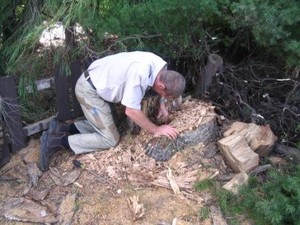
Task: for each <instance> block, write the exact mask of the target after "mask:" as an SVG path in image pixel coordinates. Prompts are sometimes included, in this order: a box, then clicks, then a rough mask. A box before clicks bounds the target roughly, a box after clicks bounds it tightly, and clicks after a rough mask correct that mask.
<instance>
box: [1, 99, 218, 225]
mask: <svg viewBox="0 0 300 225" xmlns="http://www.w3.org/2000/svg"><path fill="white" fill-rule="evenodd" d="M182 108H183V110H182V111H176V112H174V114H172V117H173V121H172V122H171V123H172V124H173V125H174V126H176V127H177V129H178V130H179V131H180V132H183V131H184V130H190V129H193V128H194V127H197V126H198V125H199V123H201V122H203V120H205V118H206V117H209V116H211V113H212V112H213V107H211V106H210V105H209V104H207V103H200V102H193V101H191V102H186V103H183V105H182ZM183 112H184V113H183ZM149 138H151V135H150V134H148V133H146V132H144V131H142V132H141V134H140V135H138V136H133V135H130V134H127V135H125V136H123V137H122V140H121V142H120V144H119V145H118V146H117V147H115V148H111V149H109V150H106V151H99V152H94V153H88V154H83V155H74V154H72V153H71V152H67V151H59V152H57V153H56V154H55V155H54V156H53V158H52V159H51V164H50V167H51V168H52V169H51V170H49V171H47V172H45V173H43V174H42V175H41V176H40V177H39V178H38V183H37V185H36V186H34V185H29V186H28V184H30V183H32V182H31V180H30V177H29V176H28V172H27V165H28V164H30V163H37V161H38V158H39V157H38V154H39V144H40V143H39V140H38V139H34V138H32V139H31V140H30V142H29V144H28V147H26V148H24V149H22V150H21V151H20V152H19V153H17V154H15V155H14V156H13V157H12V159H11V161H10V162H9V163H8V164H7V165H5V166H4V167H3V168H2V169H1V175H3V176H4V175H5V176H7V177H13V178H16V180H13V181H9V182H3V183H1V194H0V205H1V206H3V205H4V204H5V203H6V202H7V201H8V200H9V199H10V198H16V197H23V198H26V199H32V200H34V201H36V203H38V204H40V205H41V206H43V207H46V208H47V212H48V213H49V214H50V215H53V216H54V217H56V218H62V217H61V215H60V213H61V212H64V209H63V208H61V207H62V205H63V204H62V202H64V199H65V198H66V196H73V197H74V196H76V198H75V197H74V198H75V206H74V207H73V206H72V207H71V209H72V210H74V215H73V214H72V212H70V209H68V210H69V211H68V214H69V215H72V222H71V224H74V225H77V224H78V225H85V224H86V225H88V224H93V225H94V224H104V225H118V224H120V225H127V224H128V225H133V224H136V225H143V224H144V225H148V224H151V225H152V224H170V225H171V224H172V221H173V220H174V218H179V219H181V220H182V221H186V222H189V223H190V224H195V225H197V224H207V225H208V224H212V220H211V219H210V218H207V219H206V220H205V221H202V220H201V218H200V217H199V212H200V210H201V208H202V207H203V206H204V204H206V203H207V198H206V197H205V196H204V195H203V193H200V192H197V191H196V190H195V188H194V184H195V182H196V181H199V180H202V179H206V178H209V177H212V176H214V175H215V174H216V172H218V168H217V165H215V164H214V160H213V159H212V160H209V159H204V157H203V153H204V151H205V146H204V145H203V144H202V145H201V143H199V145H196V146H191V147H187V148H185V149H184V150H183V151H181V152H178V153H176V154H175V155H174V156H173V157H172V158H171V160H169V161H168V162H156V161H155V160H154V159H152V158H150V157H148V156H147V155H146V154H145V152H144V149H143V143H145V142H146V141H147V140H149ZM75 159H76V160H79V161H80V162H81V163H83V165H84V169H80V168H75V167H74V165H73V163H72V161H73V160H75ZM53 171H55V172H53ZM74 171H76V172H74ZM74 173H75V174H76V176H74ZM77 173H78V174H77ZM72 174H73V175H72ZM77 175H78V176H77ZM65 177H71V178H68V179H67V178H65ZM64 178H65V179H67V181H64ZM26 189H27V191H26V192H25V191H24V190H26ZM37 196H38V197H37ZM133 205H134V207H133ZM59 207H60V208H59ZM73 208H74V209H73ZM68 220H70V218H68ZM1 224H3V225H8V224H25V223H24V222H21V221H19V222H18V221H11V220H9V219H3V218H2V219H1Z"/></svg>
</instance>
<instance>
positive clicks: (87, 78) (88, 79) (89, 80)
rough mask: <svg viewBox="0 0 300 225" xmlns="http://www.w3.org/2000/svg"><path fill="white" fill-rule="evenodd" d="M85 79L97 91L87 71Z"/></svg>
mask: <svg viewBox="0 0 300 225" xmlns="http://www.w3.org/2000/svg"><path fill="white" fill-rule="evenodd" d="M84 77H85V78H86V81H87V82H89V84H90V85H91V86H92V88H93V89H95V90H96V88H95V86H94V84H93V82H92V80H91V78H90V74H89V72H88V71H87V70H86V71H84Z"/></svg>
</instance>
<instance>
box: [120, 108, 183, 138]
mask: <svg viewBox="0 0 300 225" xmlns="http://www.w3.org/2000/svg"><path fill="white" fill-rule="evenodd" d="M125 114H126V116H128V117H129V118H130V119H132V120H133V121H134V122H135V123H136V124H137V125H139V126H140V127H141V128H143V129H145V130H147V131H148V132H150V133H152V134H154V135H156V136H162V135H164V136H167V137H168V138H170V139H175V138H176V137H177V135H178V132H177V130H176V129H175V128H173V127H171V126H170V125H161V126H157V125H155V124H154V123H152V122H151V121H150V120H149V119H148V117H146V115H145V114H144V113H143V112H142V111H141V110H137V109H132V108H128V107H126V109H125Z"/></svg>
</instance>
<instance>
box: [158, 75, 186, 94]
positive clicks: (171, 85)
mask: <svg viewBox="0 0 300 225" xmlns="http://www.w3.org/2000/svg"><path fill="white" fill-rule="evenodd" d="M159 80H160V82H162V83H163V84H164V85H165V88H166V93H167V94H168V95H171V96H173V97H178V96H180V95H182V93H183V91H184V89H185V84H186V81H185V79H184V77H183V76H182V75H181V74H180V73H178V72H176V71H174V70H162V71H161V74H160V77H159Z"/></svg>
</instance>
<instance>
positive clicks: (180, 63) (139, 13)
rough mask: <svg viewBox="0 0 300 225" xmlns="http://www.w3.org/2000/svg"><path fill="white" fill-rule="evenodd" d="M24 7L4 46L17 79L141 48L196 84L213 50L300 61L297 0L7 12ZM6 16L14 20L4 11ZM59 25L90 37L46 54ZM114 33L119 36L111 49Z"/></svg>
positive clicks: (128, 3) (37, 4)
mask: <svg viewBox="0 0 300 225" xmlns="http://www.w3.org/2000/svg"><path fill="white" fill-rule="evenodd" d="M6 4H8V3H6ZM20 6H22V7H23V10H19V14H20V15H19V16H18V17H19V20H17V22H18V23H17V25H16V28H17V29H15V31H14V33H13V34H12V35H11V37H10V38H9V39H7V40H5V42H4V43H3V44H4V46H3V50H4V55H5V58H6V63H7V64H6V65H7V67H6V71H7V73H12V74H20V73H21V72H22V74H23V75H24V76H26V75H27V76H34V75H35V74H40V73H41V67H40V66H37V68H36V64H41V65H45V64H46V62H47V60H53V59H54V58H55V59H57V60H56V61H57V62H66V63H67V62H69V61H71V60H73V59H74V58H78V57H80V58H84V57H94V58H95V57H101V56H103V55H105V54H111V53H112V52H117V51H129V50H137V49H141V50H149V51H153V52H156V53H157V54H160V55H162V56H163V57H165V58H171V59H175V60H174V66H177V67H180V68H179V69H181V70H184V71H183V72H185V73H186V74H187V76H191V80H193V79H195V76H197V75H198V73H199V68H198V66H199V64H200V63H203V62H204V61H205V57H206V56H207V54H208V53H209V52H218V51H220V52H222V53H223V54H229V55H236V54H235V53H236V51H235V50H234V49H237V48H238V49H244V51H245V50H246V52H249V54H250V53H251V54H253V52H254V51H255V50H256V49H257V46H262V47H264V48H265V49H269V50H268V52H269V53H270V54H271V53H274V54H276V57H283V60H284V61H285V60H287V62H288V65H298V62H299V58H300V55H299V52H300V51H299V50H300V49H299V48H300V47H299V35H300V34H299V29H295V28H296V27H297V26H299V20H300V18H299V16H297V15H299V14H300V7H299V2H298V1H295V0H279V1H272V0H268V1H261V0H255V1H253V0H239V1H230V0H227V1H220V0H204V1H194V0H161V1H157V0H139V1H134V0H114V1H110V0H80V1H67V0H63V1H58V0H49V1H37V0H28V1H19V4H18V5H17V6H13V7H12V6H9V5H6V7H2V8H1V11H5V10H6V9H7V8H9V7H11V9H13V10H15V9H16V8H20ZM8 11H9V10H6V12H8ZM10 11H12V10H10ZM0 18H5V19H7V18H9V17H8V15H7V14H5V13H4V14H2V16H1V17H0ZM5 19H4V20H3V19H2V20H0V23H1V22H2V23H3V22H4V21H5ZM44 21H47V23H44ZM58 21H61V22H62V23H63V25H64V26H65V27H66V28H68V27H72V26H74V25H76V24H77V25H78V24H79V25H80V26H82V28H83V33H79V32H76V31H75V33H74V35H75V36H76V40H77V43H76V46H73V48H72V49H67V50H66V49H64V50H62V49H58V50H57V51H53V52H52V54H53V55H46V57H41V54H42V53H37V49H38V48H39V37H40V35H41V33H42V31H43V30H44V29H45V28H46V27H48V26H51V25H53V24H55V23H56V22H58ZM110 35H115V36H116V37H117V39H116V40H115V41H113V42H112V43H110V44H109V45H106V44H105V42H106V41H107V39H108V38H109V37H110ZM260 53H262V52H260ZM236 56H238V55H236ZM45 58H46V59H45ZM197 65H198V66H197ZM27 71H28V72H27ZM193 76H194V77H193ZM196 78H197V77H196Z"/></svg>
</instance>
